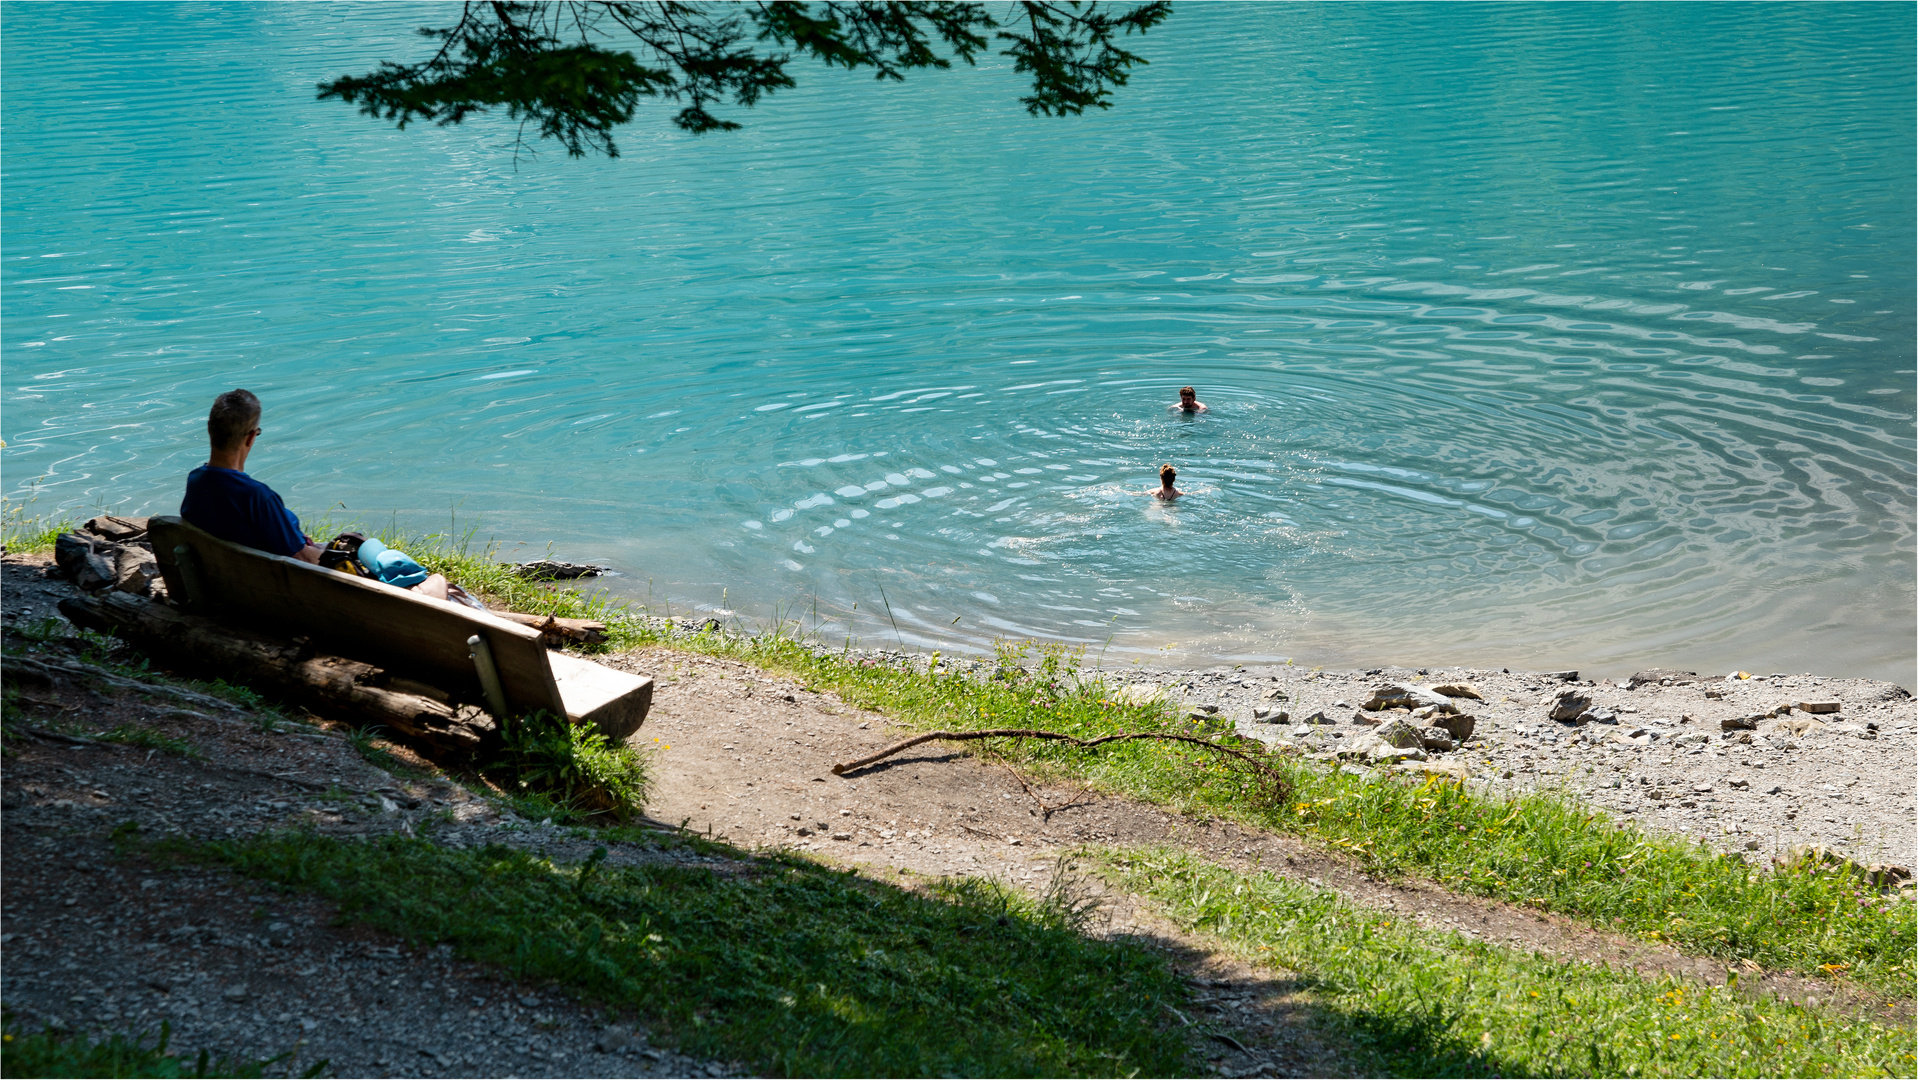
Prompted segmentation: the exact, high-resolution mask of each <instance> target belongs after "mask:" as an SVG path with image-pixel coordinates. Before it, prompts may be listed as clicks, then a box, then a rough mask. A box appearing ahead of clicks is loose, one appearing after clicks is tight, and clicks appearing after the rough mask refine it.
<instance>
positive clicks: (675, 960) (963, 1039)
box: [156, 833, 1192, 1076]
mask: <svg viewBox="0 0 1918 1080" xmlns="http://www.w3.org/2000/svg"><path fill="white" fill-rule="evenodd" d="M700 846H701V847H702V848H704V849H706V850H712V851H720V850H724V849H723V848H722V847H721V846H720V845H714V844H709V843H707V844H702V845H700ZM603 850H604V849H601V851H596V852H595V854H594V857H592V858H589V859H587V860H586V861H585V862H583V863H578V864H571V865H561V864H555V863H553V862H549V861H547V860H546V859H543V858H540V857H538V856H536V855H533V854H529V853H527V852H524V851H520V850H517V849H511V848H506V847H499V846H494V847H489V848H486V849H484V850H451V849H447V848H442V847H438V846H436V845H434V844H432V843H431V842H429V841H425V840H417V839H404V838H398V837H390V838H387V839H384V840H382V841H379V842H373V843H367V842H357V841H341V840H336V839H331V838H324V837H319V836H315V835H312V834H304V833H281V834H267V835H261V836H257V837H253V838H249V839H245V840H237V841H221V842H214V843H205V844H181V843H177V842H176V843H170V844H167V845H164V846H162V847H161V848H160V849H158V850H156V854H161V853H170V854H171V855H172V856H174V857H186V858H191V859H194V860H196V861H208V862H215V863H221V864H225V865H227V866H229V867H231V868H233V869H234V870H236V871H238V872H239V873H241V874H243V875H246V876H248V877H253V878H257V879H262V880H266V881H271V882H275V883H277V884H279V885H281V886H283V887H286V888H288V889H294V890H299V891H304V892H311V893H316V894H318V895H321V896H324V897H326V898H328V899H330V900H332V901H334V902H335V903H337V904H339V905H340V910H341V913H342V917H343V918H345V919H347V920H350V921H353V922H357V923H361V924H365V925H368V926H372V927H375V928H378V929H382V930H386V931H389V932H392V933H395V934H397V935H399V936H401V937H403V938H405V939H407V940H408V941H410V942H413V943H416V944H428V943H446V944H450V945H452V946H453V947H454V948H455V949H456V950H457V951H458V952H460V953H461V954H463V955H464V956H466V957H468V958H469V959H472V960H477V961H481V962H485V963H490V964H495V965H498V966H500V967H502V968H504V969H506V971H507V972H509V973H510V974H512V975H513V976H515V977H517V978H520V979H527V980H534V981H550V982H553V983H556V984H559V985H561V986H563V987H565V988H566V989H568V990H569V991H571V992H572V993H574V994H575V995H577V996H579V997H581V998H582V999H585V1000H587V1001H589V1002H592V1003H595V1004H598V1005H601V1006H606V1007H610V1008H612V1009H614V1010H616V1011H620V1012H627V1011H630V1012H632V1013H635V1014H637V1015H638V1017H639V1018H641V1019H642V1020H643V1021H644V1022H646V1023H647V1024H648V1025H649V1026H650V1027H651V1028H652V1029H653V1031H654V1033H655V1035H656V1036H658V1037H662V1038H665V1039H669V1040H671V1041H674V1042H677V1043H678V1044H679V1045H680V1047H681V1048H682V1049H684V1050H686V1051H688V1052H691V1053H696V1054H702V1055H706V1056H711V1057H716V1058H720V1059H725V1060H743V1061H745V1062H746V1063H748V1064H749V1066H750V1067H751V1068H753V1069H756V1070H760V1071H765V1072H770V1073H775V1074H788V1075H866V1076H876V1075H917V1076H938V1075H995V1076H1040V1075H1126V1074H1132V1073H1139V1074H1148V1075H1178V1074H1182V1073H1187V1072H1189V1071H1190V1070H1191V1066H1192V1061H1191V1054H1190V1052H1189V1046H1188V1042H1187V1038H1186V1033H1185V1031H1184V1030H1183V1029H1182V1028H1181V1026H1180V1025H1179V1024H1178V1023H1177V1021H1175V1020H1174V1019H1173V1016H1174V1013H1173V1011H1172V1010H1173V1009H1176V1008H1177V1007H1178V1006H1179V1005H1181V1004H1182V1003H1183V1002H1184V1001H1185V998H1186V994H1187V990H1186V987H1185V985H1184V983H1183V982H1182V981H1181V980H1180V978H1179V977H1178V976H1177V975H1176V974H1175V973H1174V972H1173V971H1172V969H1171V967H1170V966H1169V965H1168V963H1167V959H1166V956H1165V954H1164V953H1163V952H1162V951H1160V950H1158V949H1155V948H1152V947H1149V946H1148V945H1146V944H1143V943H1141V942H1137V941H1129V940H1120V941H1107V940H1100V939H1097V938H1093V937H1089V936H1087V935H1086V934H1084V933H1082V932H1081V929H1082V928H1081V927H1080V926H1077V925H1075V924H1074V923H1075V919H1076V916H1075V914H1074V912H1073V911H1072V909H1071V908H1070V907H1069V906H1066V905H1059V904H1052V905H1047V904H1044V903H1037V902H1034V901H1033V900H1032V899H1030V898H1029V897H1026V896H1025V895H1024V894H1022V893H1018V892H1015V891H1013V890H1009V889H1006V888H1004V887H1001V886H998V885H996V884H994V883H991V882H986V881H980V880H976V879H961V880H955V881H942V882H934V883H929V884H926V885H924V886H923V887H921V888H917V889H911V888H904V887H900V886H895V885H890V884H887V883H882V882H874V881H871V880H867V879H864V878H861V877H858V876H856V875H854V874H852V873H850V872H845V871H838V870H833V869H829V868H826V867H822V866H819V865H817V864H815V863H812V862H809V861H806V860H803V859H799V858H788V857H753V856H747V855H744V854H742V853H738V852H732V853H731V855H730V857H721V858H715V859H713V860H712V861H710V862H708V863H705V864H691V863H689V862H688V861H686V860H683V859H682V860H676V861H660V862H654V863H642V864H640V865H631V866H620V867H612V866H608V865H607V864H606V863H605V862H604V861H603V855H602V854H601V852H603Z"/></svg>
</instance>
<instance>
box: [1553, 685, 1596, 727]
mask: <svg viewBox="0 0 1918 1080" xmlns="http://www.w3.org/2000/svg"><path fill="white" fill-rule="evenodd" d="M1591 707H1592V699H1591V698H1590V697H1588V696H1587V695H1585V694H1581V693H1579V692H1578V691H1577V690H1566V691H1563V692H1561V693H1560V694H1559V695H1558V697H1557V698H1556V699H1555V700H1554V701H1553V702H1552V712H1551V717H1552V719H1554V720H1558V721H1561V722H1576V721H1577V720H1578V718H1579V717H1581V716H1583V715H1585V712H1586V710H1588V709H1590V708H1591Z"/></svg>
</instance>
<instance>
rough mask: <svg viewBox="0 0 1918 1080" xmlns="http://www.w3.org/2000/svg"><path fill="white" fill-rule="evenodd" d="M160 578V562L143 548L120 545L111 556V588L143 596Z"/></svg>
mask: <svg viewBox="0 0 1918 1080" xmlns="http://www.w3.org/2000/svg"><path fill="white" fill-rule="evenodd" d="M159 578H160V562H159V560H158V559H155V558H154V557H153V552H151V551H148V550H147V549H145V548H140V547H133V546H131V545H122V546H121V547H120V549H119V550H118V551H116V552H114V556H113V587H114V588H116V589H118V590H120V591H121V592H129V593H132V594H134V595H135V596H145V595H146V594H147V593H148V592H149V591H151V589H152V587H153V583H154V582H155V581H157V580H159Z"/></svg>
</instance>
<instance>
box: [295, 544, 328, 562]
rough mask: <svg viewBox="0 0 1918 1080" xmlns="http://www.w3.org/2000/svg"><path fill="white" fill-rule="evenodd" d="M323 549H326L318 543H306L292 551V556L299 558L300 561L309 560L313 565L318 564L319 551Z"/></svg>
mask: <svg viewBox="0 0 1918 1080" xmlns="http://www.w3.org/2000/svg"><path fill="white" fill-rule="evenodd" d="M325 550H326V549H325V548H323V547H321V546H319V545H318V544H308V545H306V546H305V547H303V548H301V549H300V550H298V551H296V552H294V553H293V557H294V558H296V559H298V560H300V561H301V562H310V563H312V564H313V565H314V566H318V565H320V552H322V551H325Z"/></svg>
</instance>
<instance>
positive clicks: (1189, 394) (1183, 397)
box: [1179, 386, 1199, 401]
mask: <svg viewBox="0 0 1918 1080" xmlns="http://www.w3.org/2000/svg"><path fill="white" fill-rule="evenodd" d="M1198 396H1199V392H1198V391H1197V390H1194V389H1192V388H1191V387H1190V386H1181V387H1179V400H1180V401H1191V400H1192V399H1193V398H1196V397H1198Z"/></svg>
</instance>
